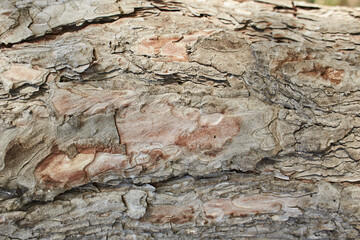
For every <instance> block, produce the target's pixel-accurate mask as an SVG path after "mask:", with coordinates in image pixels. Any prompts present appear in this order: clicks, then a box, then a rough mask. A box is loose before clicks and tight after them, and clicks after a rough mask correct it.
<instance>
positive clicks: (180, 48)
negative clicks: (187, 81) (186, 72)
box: [136, 31, 212, 62]
mask: <svg viewBox="0 0 360 240" xmlns="http://www.w3.org/2000/svg"><path fill="white" fill-rule="evenodd" d="M211 32H212V31H192V32H189V33H188V34H185V35H178V34H175V35H162V36H152V37H149V38H147V39H144V40H142V41H141V42H140V43H139V44H138V45H137V48H136V49H137V53H138V54H142V55H148V56H153V57H157V60H158V61H162V62H173V61H178V62H186V61H188V54H187V52H186V46H187V45H189V44H192V43H194V42H195V41H196V40H197V39H198V38H199V37H200V36H204V35H208V34H210V33H211Z"/></svg>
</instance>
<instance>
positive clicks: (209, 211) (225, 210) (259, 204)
mask: <svg viewBox="0 0 360 240" xmlns="http://www.w3.org/2000/svg"><path fill="white" fill-rule="evenodd" d="M295 206H297V200H296V199H293V198H282V197H276V196H270V195H267V194H256V195H250V196H239V197H237V198H234V199H221V198H219V199H213V200H211V201H208V202H206V203H205V204H204V211H205V216H206V217H208V218H214V219H221V218H223V217H224V216H232V217H243V216H247V215H254V214H266V213H275V212H278V211H279V210H281V208H282V207H295Z"/></svg>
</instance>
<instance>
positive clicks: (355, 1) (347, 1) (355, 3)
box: [306, 0, 360, 7]
mask: <svg viewBox="0 0 360 240" xmlns="http://www.w3.org/2000/svg"><path fill="white" fill-rule="evenodd" d="M306 1H307V2H311V3H317V4H323V5H330V6H336V5H340V6H349V7H359V6H360V0H306Z"/></svg>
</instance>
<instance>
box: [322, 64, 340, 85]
mask: <svg viewBox="0 0 360 240" xmlns="http://www.w3.org/2000/svg"><path fill="white" fill-rule="evenodd" d="M321 77H322V78H323V79H324V80H326V81H330V82H331V83H334V84H336V85H339V84H340V82H341V80H342V79H343V78H344V70H339V69H334V68H331V67H328V68H325V70H324V71H323V72H322V74H321Z"/></svg>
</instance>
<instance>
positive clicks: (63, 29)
mask: <svg viewBox="0 0 360 240" xmlns="http://www.w3.org/2000/svg"><path fill="white" fill-rule="evenodd" d="M150 9H154V8H135V9H134V12H132V13H129V14H118V15H114V16H108V17H100V18H95V19H92V20H88V21H84V22H83V23H81V24H80V25H77V24H79V23H71V24H69V25H64V26H59V27H56V28H53V29H51V32H50V33H47V34H44V35H42V36H31V37H29V38H26V39H23V40H21V41H20V42H17V43H9V44H5V43H1V44H0V50H1V49H8V48H12V47H14V46H16V45H19V44H22V43H38V42H41V41H44V40H53V39H55V38H56V37H57V36H61V35H63V34H65V33H71V32H78V31H80V30H83V29H85V28H86V27H88V26H90V25H94V24H106V23H112V22H115V21H117V20H119V19H121V18H127V17H129V18H131V17H136V16H137V15H138V14H139V13H141V12H143V11H147V10H150Z"/></svg>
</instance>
